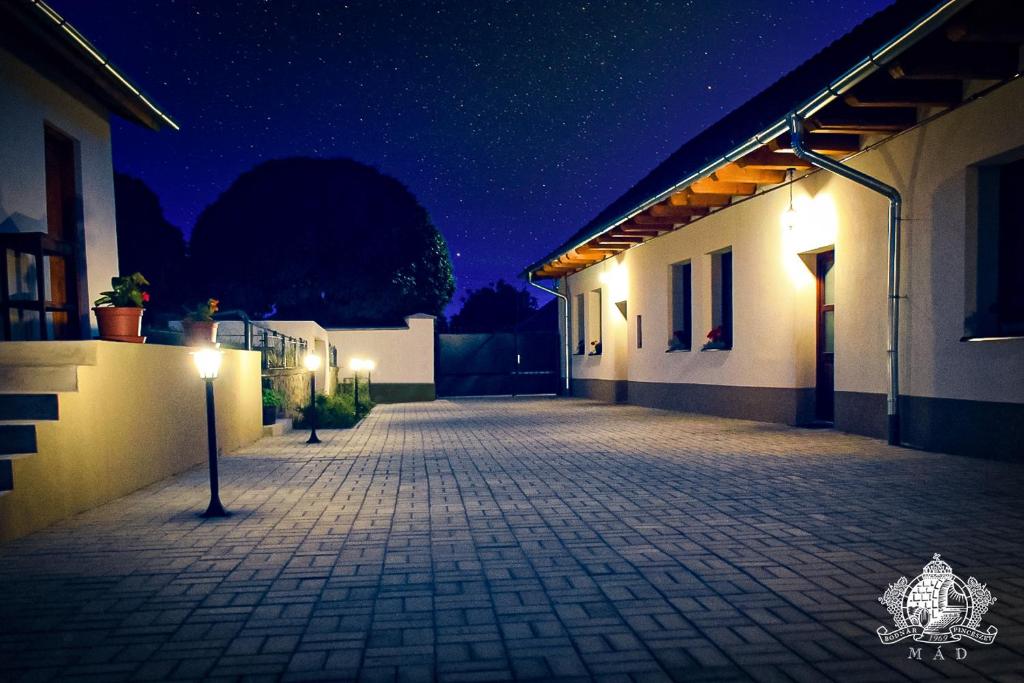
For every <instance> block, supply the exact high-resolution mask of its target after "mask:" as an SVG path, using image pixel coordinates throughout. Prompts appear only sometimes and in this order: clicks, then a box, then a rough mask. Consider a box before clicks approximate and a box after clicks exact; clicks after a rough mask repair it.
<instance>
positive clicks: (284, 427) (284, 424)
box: [263, 417, 292, 436]
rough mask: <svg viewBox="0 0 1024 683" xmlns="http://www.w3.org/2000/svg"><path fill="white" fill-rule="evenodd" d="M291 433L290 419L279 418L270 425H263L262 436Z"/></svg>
mask: <svg viewBox="0 0 1024 683" xmlns="http://www.w3.org/2000/svg"><path fill="white" fill-rule="evenodd" d="M290 431H292V418H290V417H281V418H278V419H277V421H276V422H274V424H272V425H263V436H281V435H282V434H287V433H288V432H290Z"/></svg>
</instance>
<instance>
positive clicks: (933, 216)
mask: <svg viewBox="0 0 1024 683" xmlns="http://www.w3.org/2000/svg"><path fill="white" fill-rule="evenodd" d="M1022 36H1024V5H1021V4H1020V3H1017V2H1013V1H1012V0H976V1H975V2H969V1H961V0H952V1H947V2H941V3H936V2H935V1H934V0H928V1H922V0H900V1H898V2H896V3H895V4H894V5H893V6H891V7H889V8H888V9H886V10H884V11H882V12H880V13H879V14H877V15H875V16H874V17H872V18H871V19H869V20H868V21H866V22H864V23H863V24H862V25H860V26H858V27H857V28H856V29H854V30H853V31H852V32H851V33H849V34H848V35H846V36H844V37H843V38H841V39H840V40H838V41H836V42H835V43H833V44H832V45H830V46H829V47H828V48H826V49H825V50H823V51H822V52H821V53H819V54H818V55H816V56H815V57H813V58H812V59H811V60H809V61H808V62H806V63H805V64H803V65H801V66H800V67H798V68H797V69H795V70H794V71H793V72H791V73H790V74H788V75H786V76H785V77H783V78H782V79H781V80H779V81H778V82H777V83H775V84H773V85H772V86H770V87H769V88H768V89H767V90H765V91H764V92H762V93H761V94H760V95H758V96H756V97H755V98H753V99H752V100H751V101H750V102H748V103H746V104H745V105H743V106H742V107H740V108H739V109H737V110H736V111H734V112H733V113H731V114H729V115H728V116H726V117H725V118H723V119H722V120H721V121H719V122H718V123H716V124H715V125H713V126H711V127H710V128H708V129H707V130H705V131H704V132H702V133H701V134H699V135H698V136H696V137H695V138H694V139H692V140H690V141H689V142H687V143H686V144H684V145H683V146H682V147H681V148H680V149H679V150H678V151H677V152H676V153H674V154H673V155H672V156H670V157H669V158H668V159H667V160H665V161H664V162H663V163H662V164H660V165H659V166H657V167H656V168H655V170H654V171H652V172H651V173H650V174H649V175H648V176H647V177H645V178H644V179H642V180H641V181H640V182H639V183H638V184H637V185H636V186H635V187H633V188H632V189H631V190H629V191H628V192H627V193H626V194H625V195H624V196H623V197H621V198H620V199H619V200H617V201H616V202H615V203H613V204H612V205H611V206H610V207H608V209H606V210H605V211H603V212H602V213H601V214H600V215H599V216H598V217H597V218H596V219H595V220H594V221H592V222H591V223H590V224H588V225H587V226H585V227H584V228H583V229H581V230H579V231H578V232H577V233H576V234H574V235H573V236H572V237H571V238H570V239H568V240H566V241H565V242H564V243H563V244H562V245H561V246H560V247H559V248H558V249H556V250H555V251H554V252H552V253H550V254H548V255H547V256H545V257H544V258H543V259H541V260H539V261H538V262H537V263H535V264H533V265H532V266H530V267H529V268H528V270H527V274H528V276H529V277H530V278H531V279H533V280H535V281H536V280H543V279H545V278H552V279H555V281H556V284H555V288H556V289H557V291H558V293H559V294H560V296H564V297H566V298H565V299H564V300H563V301H567V302H568V306H565V304H564V303H563V306H562V311H563V315H567V316H568V318H567V319H566V320H564V322H565V323H566V324H565V328H566V329H568V339H564V336H565V335H564V334H563V341H565V342H567V343H566V347H567V348H566V352H567V353H566V356H567V358H568V359H569V367H568V369H569V372H570V375H571V386H572V393H573V394H575V395H577V396H586V397H592V398H598V399H602V400H608V401H628V402H630V403H636V404H640V405H646V406H652V407H659V408H670V409H678V410H686V411H694V412H704V413H710V414H716V415H725V416H733V417H740V418H749V419H755V420H765V421H776V422H784V423H789V424H814V423H826V424H827V423H834V425H835V427H836V428H838V429H842V430H846V431H851V432H855V433H860V434H867V435H872V436H883V437H884V436H886V435H887V434H888V436H889V438H890V440H891V441H892V442H895V443H901V444H904V445H909V446H914V447H920V448H925V449H933V450H942V451H949V452H957V453H966V454H977V455H984V456H990V457H1006V458H1009V457H1020V456H1021V455H1024V336H1022V335H1024V269H1022V263H1024V126H1022V125H1021V122H1022V121H1024V83H1022V82H1021V79H1020V67H1021V45H1020V43H1021V38H1022ZM801 139H802V140H803V145H802V147H803V149H802V150H801V149H800V147H801V145H800V140H801ZM849 169H852V170H853V171H854V172H853V173H851V171H850V170H849ZM851 176H853V177H851ZM875 181H877V183H876V182H875ZM865 184H867V185H871V184H875V187H874V189H872V188H871V187H869V186H866V185H865ZM879 184H881V185H884V186H889V187H891V188H892V189H894V190H895V192H896V193H897V194H898V197H899V199H900V200H901V202H902V206H897V207H896V208H897V209H898V211H899V214H898V215H899V219H900V220H897V221H890V220H889V214H890V211H889V210H890V198H889V196H887V195H886V194H883V193H881V192H884V191H886V187H884V186H879ZM880 191H881V192H880ZM791 193H792V200H791V199H790V197H791ZM890 194H892V193H890ZM790 209H792V210H790ZM891 230H892V234H893V235H894V237H895V241H894V245H890V242H889V236H890V231H891ZM893 266H896V270H895V273H896V277H895V278H894V279H892V280H890V268H891V267H893ZM890 304H897V305H895V306H893V305H890ZM890 320H891V321H892V322H893V324H894V327H893V331H892V334H891V335H890V333H889V331H888V325H889V324H890ZM712 330H718V334H717V335H716V336H717V338H718V341H717V343H715V344H712V345H711V347H712V348H709V349H708V350H707V351H704V352H702V348H703V346H704V344H705V343H706V342H707V341H708V339H707V338H706V335H708V334H709V333H710V332H711V331H712ZM716 347H717V348H716ZM890 348H891V349H892V353H889V349H890ZM890 372H891V373H893V374H892V381H890Z"/></svg>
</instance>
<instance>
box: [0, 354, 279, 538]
mask: <svg viewBox="0 0 1024 683" xmlns="http://www.w3.org/2000/svg"><path fill="white" fill-rule="evenodd" d="M63 345H68V346H67V347H64V348H66V349H68V350H71V351H74V353H61V352H60V349H61V348H62V347H63ZM72 345H73V348H72ZM3 351H4V354H3V357H2V358H0V361H2V363H3V364H4V365H5V367H7V368H15V370H14V373H13V375H11V376H23V377H27V378H28V381H35V382H38V380H39V378H44V379H45V377H46V376H47V374H48V373H50V374H52V373H53V372H54V371H55V369H58V370H59V372H61V373H63V374H64V375H67V376H69V377H70V378H71V380H70V381H71V383H72V386H71V387H69V386H67V385H65V386H61V387H59V388H57V389H56V390H55V391H53V392H52V393H56V394H57V397H58V399H57V400H58V411H59V419H57V420H52V421H51V420H40V421H36V422H34V423H33V424H34V425H35V429H36V443H37V446H36V451H37V452H36V453H34V454H31V455H27V456H26V457H22V458H18V459H15V460H13V461H12V468H13V480H14V482H13V483H14V489H13V490H12V491H10V492H9V493H7V494H6V495H4V496H2V497H0V540H6V539H11V538H15V537H18V536H22V535H24V534H27V533H30V532H32V531H35V530H37V529H40V528H42V527H45V526H47V525H49V524H52V523H54V522H56V521H59V520H61V519H65V518H67V517H70V516H72V515H74V514H76V513H79V512H82V511H84V510H88V509H90V508H92V507H96V506H98V505H101V504H103V503H106V502H108V501H111V500H114V499H116V498H119V497H121V496H124V495H126V494H128V493H130V492H132V491H134V490H136V489H139V488H142V487H144V486H148V485H149V484H152V483H154V482H157V481H159V480H161V479H163V478H165V477H168V476H171V475H173V474H176V473H178V472H182V471H184V470H186V469H189V468H190V467H193V466H195V465H199V464H201V463H204V462H206V459H207V443H206V407H205V405H206V404H205V391H204V386H203V380H201V379H199V376H198V374H197V372H196V369H195V366H194V364H193V361H192V358H191V356H190V355H189V349H188V348H185V347H177V346H159V345H151V344H119V343H116V342H102V341H87V342H5V343H4V349H3ZM76 369H77V390H73V384H74V378H75V371H76ZM19 373H20V374H19ZM4 390H5V391H9V392H13V391H16V390H17V387H12V386H7V387H4ZM32 390H33V391H35V392H45V391H46V389H45V387H41V386H38V385H34V386H33V387H32ZM214 391H215V397H216V409H217V411H216V412H217V438H218V445H219V447H220V449H221V451H222V452H223V453H228V452H230V451H233V450H235V449H238V448H240V447H242V446H245V445H246V444H249V443H251V442H253V441H255V440H257V439H259V438H260V436H261V434H262V426H261V400H260V356H259V354H258V353H255V352H252V351H233V350H229V351H225V353H224V357H223V364H222V367H221V371H220V377H219V378H218V379H217V380H216V381H215V383H214ZM196 512H202V510H199V509H197V510H196Z"/></svg>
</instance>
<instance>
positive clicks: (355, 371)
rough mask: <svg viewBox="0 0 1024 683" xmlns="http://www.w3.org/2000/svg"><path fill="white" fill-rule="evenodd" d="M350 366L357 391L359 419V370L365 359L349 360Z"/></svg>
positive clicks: (356, 409) (357, 415)
mask: <svg viewBox="0 0 1024 683" xmlns="http://www.w3.org/2000/svg"><path fill="white" fill-rule="evenodd" d="M348 367H349V369H350V370H352V386H353V390H354V392H355V399H356V400H355V411H356V419H359V371H360V370H362V369H363V359H362V358H353V359H352V360H350V361H349V362H348Z"/></svg>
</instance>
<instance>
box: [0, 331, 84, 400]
mask: <svg viewBox="0 0 1024 683" xmlns="http://www.w3.org/2000/svg"><path fill="white" fill-rule="evenodd" d="M18 343H20V342H4V343H3V344H0V349H2V348H3V347H4V345H6V344H18ZM53 343H57V342H53ZM61 391H78V366H77V365H45V366H44V365H34V366H33V365H3V364H0V393H4V394H52V393H58V392H61Z"/></svg>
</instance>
